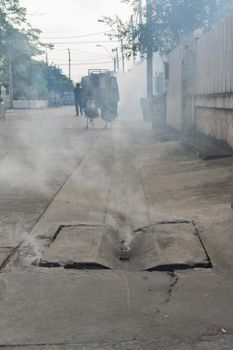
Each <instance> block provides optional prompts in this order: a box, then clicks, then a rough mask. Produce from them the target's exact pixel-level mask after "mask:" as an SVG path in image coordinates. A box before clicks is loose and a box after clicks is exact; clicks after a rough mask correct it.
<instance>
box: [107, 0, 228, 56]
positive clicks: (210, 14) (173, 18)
mask: <svg viewBox="0 0 233 350" xmlns="http://www.w3.org/2000/svg"><path fill="white" fill-rule="evenodd" d="M122 2H124V3H128V4H130V5H131V7H132V14H133V15H134V17H136V15H137V10H138V0H122ZM231 13H233V0H152V23H151V26H150V27H149V26H148V25H147V24H146V9H145V8H144V9H143V17H144V22H143V23H142V24H138V23H134V25H133V27H132V23H131V21H130V20H128V21H126V22H122V20H121V19H120V18H119V17H113V18H111V17H104V18H103V19H104V21H105V22H106V23H107V24H108V25H109V27H110V28H111V29H112V30H113V33H114V34H111V35H110V37H117V38H118V39H119V40H122V41H123V43H124V49H125V51H126V55H127V56H130V55H132V53H133V51H141V52H145V51H146V48H147V46H148V40H149V35H148V34H149V32H150V31H151V33H152V36H153V40H152V42H151V45H152V46H153V50H154V51H159V52H161V53H162V54H164V53H167V52H169V51H170V50H171V49H172V48H173V47H174V46H175V45H176V44H177V43H178V42H179V39H180V36H181V35H183V34H188V33H192V32H193V31H194V30H195V29H197V28H203V29H204V30H209V28H211V26H213V24H215V23H216V22H217V21H219V20H220V19H221V18H223V17H225V16H226V15H228V14H231ZM135 22H136V21H135Z"/></svg>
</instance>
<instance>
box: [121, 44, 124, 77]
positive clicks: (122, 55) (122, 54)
mask: <svg viewBox="0 0 233 350" xmlns="http://www.w3.org/2000/svg"><path fill="white" fill-rule="evenodd" d="M121 58H122V71H123V73H124V72H125V55H124V45H123V40H122V39H121Z"/></svg>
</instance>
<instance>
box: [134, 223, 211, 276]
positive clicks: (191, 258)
mask: <svg viewBox="0 0 233 350" xmlns="http://www.w3.org/2000/svg"><path fill="white" fill-rule="evenodd" d="M131 264H132V265H133V266H134V267H136V266H137V267H140V268H141V269H143V270H156V269H161V270H163V269H164V270H175V269H179V268H192V267H210V261H209V259H208V257H207V254H206V252H205V249H204V247H203V245H202V243H201V240H200V238H199V236H198V233H197V230H196V228H195V226H194V224H193V223H192V222H173V223H162V224H156V225H151V226H147V227H145V228H142V229H141V230H139V231H138V232H137V233H136V236H135V238H134V240H133V241H132V243H131Z"/></svg>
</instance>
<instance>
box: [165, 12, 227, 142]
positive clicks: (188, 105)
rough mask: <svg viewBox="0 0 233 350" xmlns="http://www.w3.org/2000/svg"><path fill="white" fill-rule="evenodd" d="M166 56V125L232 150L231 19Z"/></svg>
mask: <svg viewBox="0 0 233 350" xmlns="http://www.w3.org/2000/svg"><path fill="white" fill-rule="evenodd" d="M193 43H194V39H193V40H190V42H189V44H187V43H186V44H183V45H179V46H178V47H177V48H176V49H175V50H173V52H172V53H171V54H170V56H169V66H170V76H169V83H168V100H167V107H168V113H167V122H168V124H169V125H171V126H172V127H174V128H175V129H177V130H179V131H181V130H197V131H199V132H201V133H203V134H206V135H208V136H211V137H214V138H216V139H218V140H222V141H224V142H227V143H228V144H229V145H230V146H232V147H233V16H229V17H227V18H226V19H225V20H223V21H222V22H220V23H218V24H217V25H216V26H215V27H214V28H213V29H212V30H211V31H210V32H208V33H207V34H205V35H203V36H202V37H201V38H200V39H199V40H198V42H197V43H196V45H195V46H193Z"/></svg>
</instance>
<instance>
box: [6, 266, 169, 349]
mask: <svg viewBox="0 0 233 350" xmlns="http://www.w3.org/2000/svg"><path fill="white" fill-rule="evenodd" d="M37 271H38V272H36V273H33V272H28V271H27V272H14V271H12V273H2V274H0V310H1V316H0V334H1V336H0V347H3V346H4V347H5V346H6V347H7V346H14V345H15V346H16V345H18V346H21V348H22V349H24V348H25V349H27V348H28V347H29V346H30V345H35V344H37V345H38V346H39V345H40V344H41V345H42V344H44V345H46V344H47V345H48V348H49V349H50V347H49V346H50V345H51V346H52V345H53V344H54V345H56V344H57V345H59V344H60V345H61V348H62V344H63V348H62V349H64V348H65V344H67V345H68V344H75V343H77V344H83V347H84V349H85V346H86V349H88V348H89V347H88V344H91V343H97V344H99V343H100V344H108V343H117V342H120V343H121V342H123V341H128V340H130V341H131V340H133V338H135V337H139V338H140V339H145V338H151V337H153V335H154V328H153V327H155V326H156V325H157V320H156V315H157V309H158V308H159V307H160V305H162V304H163V303H164V302H165V300H166V298H167V290H168V288H169V284H170V277H169V275H168V274H164V273H156V278H155V275H154V274H150V273H148V272H138V273H136V274H135V273H132V272H119V271H111V270H109V271H108V270H98V271H87V272H86V271H76V270H72V271H70V270H69V271H67V270H61V269H42V271H40V270H37ZM149 324H150V325H151V326H153V327H152V328H151V327H150V326H149ZM24 346H25V347H24ZM91 348H92V347H90V349H91ZM102 348H104V347H102V346H100V349H102ZM51 349H53V348H52V347H51ZM97 349H98V347H97Z"/></svg>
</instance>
